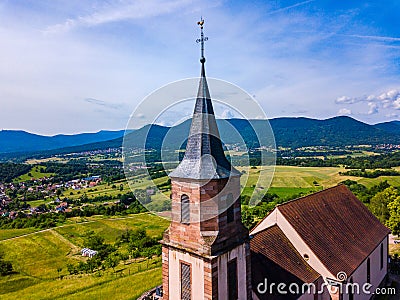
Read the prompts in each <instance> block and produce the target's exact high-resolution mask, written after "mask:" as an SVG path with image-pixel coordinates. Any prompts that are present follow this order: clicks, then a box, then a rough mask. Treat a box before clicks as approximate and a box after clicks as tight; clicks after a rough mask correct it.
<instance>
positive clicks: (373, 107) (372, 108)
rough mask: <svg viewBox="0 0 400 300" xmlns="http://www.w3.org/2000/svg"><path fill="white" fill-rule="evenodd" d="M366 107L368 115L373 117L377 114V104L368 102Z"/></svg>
mask: <svg viewBox="0 0 400 300" xmlns="http://www.w3.org/2000/svg"><path fill="white" fill-rule="evenodd" d="M368 107H369V109H368V112H367V114H368V115H374V114H377V113H378V112H379V109H378V104H376V103H373V102H368Z"/></svg>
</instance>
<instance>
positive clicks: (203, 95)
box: [170, 19, 240, 179]
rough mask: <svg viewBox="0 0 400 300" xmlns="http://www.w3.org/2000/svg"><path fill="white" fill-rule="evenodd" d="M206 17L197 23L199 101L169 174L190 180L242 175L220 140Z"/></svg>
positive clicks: (197, 99)
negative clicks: (211, 87) (176, 163)
mask: <svg viewBox="0 0 400 300" xmlns="http://www.w3.org/2000/svg"><path fill="white" fill-rule="evenodd" d="M203 24H204V20H203V19H201V21H199V22H198V25H200V29H201V37H200V39H197V42H199V43H201V57H200V63H201V75H200V81H199V87H198V91H197V97H196V104H195V108H194V112H193V117H192V124H191V127H190V134H189V137H188V140H187V145H186V152H185V156H184V158H183V160H182V161H181V163H180V164H179V166H178V167H177V168H176V169H175V170H174V171H173V172H171V173H170V177H178V178H190V179H219V178H228V177H232V176H240V172H239V171H237V170H236V169H235V168H233V167H232V165H231V164H230V162H229V161H228V160H227V159H226V157H225V154H224V149H223V146H222V142H221V139H220V135H219V131H218V127H217V122H216V120H215V115H214V109H213V105H212V101H211V96H210V91H209V89H208V84H207V79H206V71H205V62H206V59H205V57H204V42H205V41H207V40H208V38H207V37H204V34H203Z"/></svg>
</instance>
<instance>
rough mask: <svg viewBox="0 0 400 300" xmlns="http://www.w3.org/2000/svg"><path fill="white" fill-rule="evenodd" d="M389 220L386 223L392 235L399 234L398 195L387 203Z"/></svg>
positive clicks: (399, 212)
mask: <svg viewBox="0 0 400 300" xmlns="http://www.w3.org/2000/svg"><path fill="white" fill-rule="evenodd" d="M388 210H389V215H390V217H389V220H388V221H387V223H386V225H387V226H388V227H389V228H390V230H391V231H392V233H393V234H394V235H399V234H400V196H399V197H396V199H394V200H393V201H392V202H390V203H389V204H388Z"/></svg>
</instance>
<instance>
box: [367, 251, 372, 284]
mask: <svg viewBox="0 0 400 300" xmlns="http://www.w3.org/2000/svg"><path fill="white" fill-rule="evenodd" d="M367 283H371V261H370V259H369V257H368V259H367Z"/></svg>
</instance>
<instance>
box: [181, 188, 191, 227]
mask: <svg viewBox="0 0 400 300" xmlns="http://www.w3.org/2000/svg"><path fill="white" fill-rule="evenodd" d="M181 223H183V224H189V223H190V202H189V196H188V195H182V197H181Z"/></svg>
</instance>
